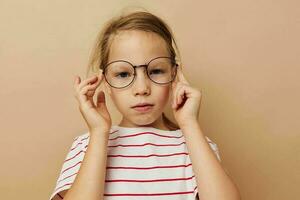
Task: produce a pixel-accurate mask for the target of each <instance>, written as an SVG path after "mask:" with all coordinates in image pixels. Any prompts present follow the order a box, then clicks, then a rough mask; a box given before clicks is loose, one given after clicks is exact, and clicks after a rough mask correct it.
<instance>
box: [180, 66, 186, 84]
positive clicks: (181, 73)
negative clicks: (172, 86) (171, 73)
mask: <svg viewBox="0 0 300 200" xmlns="http://www.w3.org/2000/svg"><path fill="white" fill-rule="evenodd" d="M178 80H179V81H180V82H183V83H185V84H189V82H188V81H187V79H186V78H185V76H184V74H183V71H182V68H181V67H180V66H179V67H178Z"/></svg>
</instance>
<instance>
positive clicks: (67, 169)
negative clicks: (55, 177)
mask: <svg viewBox="0 0 300 200" xmlns="http://www.w3.org/2000/svg"><path fill="white" fill-rule="evenodd" d="M81 162H82V161H79V162H78V163H76V164H75V165H73V166H71V167H69V168H67V169H65V170H64V171H62V172H61V175H62V174H63V173H65V172H66V171H68V170H69V169H71V168H73V167H75V166H76V165H78V164H80V163H81Z"/></svg>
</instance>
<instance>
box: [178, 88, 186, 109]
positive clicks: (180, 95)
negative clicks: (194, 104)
mask: <svg viewBox="0 0 300 200" xmlns="http://www.w3.org/2000/svg"><path fill="white" fill-rule="evenodd" d="M185 89H186V87H185V86H182V87H181V88H180V89H179V91H178V95H177V107H178V106H179V105H181V103H182V102H183V99H184V98H185Z"/></svg>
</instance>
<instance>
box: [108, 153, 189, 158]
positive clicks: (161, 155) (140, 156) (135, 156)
mask: <svg viewBox="0 0 300 200" xmlns="http://www.w3.org/2000/svg"><path fill="white" fill-rule="evenodd" d="M182 154H183V155H189V154H188V153H186V152H181V153H172V154H149V155H120V154H119V155H107V157H126V158H147V157H151V156H157V157H168V156H176V155H182Z"/></svg>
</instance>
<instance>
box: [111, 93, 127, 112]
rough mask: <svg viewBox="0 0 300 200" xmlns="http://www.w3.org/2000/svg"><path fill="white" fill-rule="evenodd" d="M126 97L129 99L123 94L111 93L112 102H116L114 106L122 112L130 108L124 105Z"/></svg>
mask: <svg viewBox="0 0 300 200" xmlns="http://www.w3.org/2000/svg"><path fill="white" fill-rule="evenodd" d="M126 96H127V98H128V94H126V93H122V92H116V93H115V92H112V93H111V98H112V101H113V102H114V105H115V106H116V107H117V109H118V110H119V111H121V112H122V111H123V110H125V109H126V108H127V107H128V106H129V105H127V104H124V99H126Z"/></svg>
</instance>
